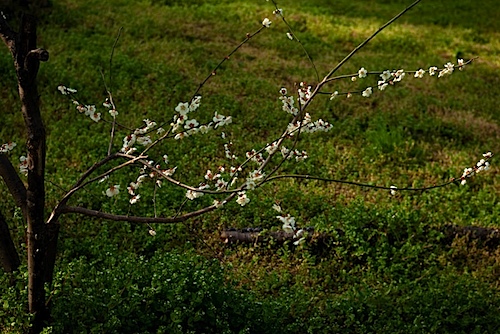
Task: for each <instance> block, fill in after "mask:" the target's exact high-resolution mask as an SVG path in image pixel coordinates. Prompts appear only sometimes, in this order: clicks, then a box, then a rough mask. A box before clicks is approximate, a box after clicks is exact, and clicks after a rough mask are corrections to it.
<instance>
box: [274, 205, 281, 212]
mask: <svg viewBox="0 0 500 334" xmlns="http://www.w3.org/2000/svg"><path fill="white" fill-rule="evenodd" d="M273 210H275V211H278V212H281V211H282V209H281V206H280V205H279V204H277V203H274V204H273Z"/></svg>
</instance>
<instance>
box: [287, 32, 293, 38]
mask: <svg viewBox="0 0 500 334" xmlns="http://www.w3.org/2000/svg"><path fill="white" fill-rule="evenodd" d="M286 37H288V39H289V40H293V35H292V34H291V33H289V32H287V33H286Z"/></svg>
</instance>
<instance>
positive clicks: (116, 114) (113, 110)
mask: <svg viewBox="0 0 500 334" xmlns="http://www.w3.org/2000/svg"><path fill="white" fill-rule="evenodd" d="M109 114H110V115H111V116H113V117H116V116H118V111H116V110H115V109H110V110H109Z"/></svg>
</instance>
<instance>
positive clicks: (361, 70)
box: [358, 67, 368, 78]
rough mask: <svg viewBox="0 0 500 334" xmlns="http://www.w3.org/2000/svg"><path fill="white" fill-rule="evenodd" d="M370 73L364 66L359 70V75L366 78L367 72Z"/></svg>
mask: <svg viewBox="0 0 500 334" xmlns="http://www.w3.org/2000/svg"><path fill="white" fill-rule="evenodd" d="M367 73H368V71H367V70H365V68H364V67H361V68H360V69H359V71H358V76H359V78H366V74H367Z"/></svg>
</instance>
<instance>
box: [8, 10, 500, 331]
mask: <svg viewBox="0 0 500 334" xmlns="http://www.w3.org/2000/svg"><path fill="white" fill-rule="evenodd" d="M407 4H408V3H407V1H402V0H391V1H389V0H387V1H386V0H380V1H375V2H370V4H369V5H368V4H366V3H365V2H362V1H358V2H353V1H348V0H339V1H336V2H335V5H334V6H332V4H331V1H324V0H309V1H296V2H292V1H283V2H279V5H280V6H282V7H283V9H284V13H285V15H286V17H287V19H288V21H289V23H290V24H291V26H292V27H293V28H294V30H295V32H296V33H297V36H298V37H299V38H300V39H301V40H302V41H303V42H304V45H305V47H306V49H307V50H308V51H309V52H310V54H311V55H312V58H313V59H314V61H315V64H316V66H317V68H318V70H319V72H320V75H321V74H325V73H327V72H328V71H329V70H330V69H331V68H332V66H333V65H334V64H336V63H337V62H338V61H339V60H340V59H342V58H343V57H344V56H345V54H346V53H347V52H349V51H350V50H352V48H353V47H355V46H356V45H357V44H358V43H359V42H361V41H362V40H363V39H364V38H365V37H366V36H368V35H369V34H370V33H371V32H373V31H374V30H376V29H377V28H378V27H379V26H380V25H381V24H383V23H384V22H385V21H386V20H388V19H389V18H390V17H392V16H393V15H394V14H395V13H397V12H399V11H400V10H401V9H402V8H403V7H404V6H405V5H407ZM496 7H497V3H496V2H495V1H491V0H490V1H484V2H482V3H481V6H478V5H477V2H474V1H469V0H466V1H461V2H460V3H457V2H454V1H451V0H446V1H440V2H432V3H431V2H425V1H424V2H422V3H421V4H420V5H419V6H417V7H416V8H415V9H414V10H412V11H411V12H410V13H408V15H406V16H405V17H403V18H402V20H401V21H398V23H396V24H395V25H393V26H392V27H390V28H389V29H387V30H386V31H384V32H383V33H382V34H380V35H379V36H378V37H377V39H375V40H373V41H372V42H371V43H370V44H368V46H367V47H366V48H365V49H364V50H362V51H361V52H359V53H357V54H356V56H355V57H353V59H352V60H351V62H350V63H348V64H346V66H345V68H344V69H343V70H342V73H340V72H339V74H346V73H354V72H356V71H357V70H358V69H359V68H360V67H361V66H364V67H365V68H367V69H368V70H370V71H372V70H373V71H375V70H384V69H399V68H404V69H405V70H417V69H418V68H420V67H422V68H424V69H426V68H428V66H431V65H437V66H442V64H444V63H446V62H447V61H455V58H456V57H457V56H460V57H463V58H466V59H467V58H471V57H476V56H479V57H480V58H479V59H478V61H476V62H475V63H473V64H472V65H471V66H470V67H467V68H466V69H465V70H464V71H461V72H460V71H458V70H457V71H456V73H454V74H453V75H452V76H450V77H445V78H440V79H437V78H435V77H432V78H431V77H428V76H427V77H425V78H424V79H414V78H411V76H410V75H407V77H406V78H405V79H404V80H403V82H401V84H398V85H396V86H395V87H388V88H387V89H386V90H385V91H384V92H379V91H378V90H374V94H373V96H372V97H370V98H369V99H365V98H361V97H359V96H353V97H352V98H351V99H345V98H338V99H335V100H333V101H330V100H329V98H328V95H325V96H323V95H321V96H318V97H317V98H316V99H315V100H314V101H313V104H312V105H311V108H310V109H309V111H310V112H311V114H312V116H313V118H315V119H316V118H320V117H321V118H323V119H326V120H328V121H330V122H331V123H332V125H333V130H332V131H330V132H329V133H327V134H326V135H325V134H313V135H310V136H306V135H304V136H301V138H300V140H299V141H298V143H297V145H298V146H297V148H298V149H301V150H302V149H305V150H307V151H308V153H309V155H310V158H309V159H308V160H306V162H305V163H303V164H298V165H295V164H291V163H285V164H284V165H283V170H284V171H285V172H287V173H309V174H312V175H318V176H323V177H331V178H337V179H343V180H351V181H358V182H366V183H370V184H379V185H385V186H390V185H393V184H394V185H397V186H399V187H403V186H416V187H417V186H426V185H431V184H435V183H441V182H446V181H447V180H449V178H450V177H456V176H459V175H460V174H461V172H462V170H463V168H464V167H466V166H469V165H471V164H473V163H475V162H476V161H477V159H478V158H479V157H480V154H481V153H483V152H485V151H489V150H491V151H493V152H494V153H495V152H500V146H499V143H500V140H499V139H500V128H499V121H500V113H499V112H498V107H497V104H498V102H497V97H498V96H499V95H500V85H499V78H500V73H499V71H498V69H499V68H500V62H499V59H498V53H499V51H500V44H499V42H498V41H499V40H500V38H498V31H499V30H500V26H499V21H498V20H497V18H496V17H495V16H494V15H492V13H494V12H495V9H496ZM449 8H453V9H454V10H449ZM272 9H273V8H272V7H271V6H270V3H269V2H265V1H261V2H248V1H176V0H171V1H169V0H152V1H141V2H134V3H131V2H127V1H123V0H110V1H107V2H103V1H97V0H92V1H74V0H64V1H54V3H53V7H52V8H48V9H44V12H43V15H42V22H41V24H40V27H39V34H40V42H39V45H40V46H41V47H44V48H47V49H48V50H49V51H50V55H51V58H50V61H49V62H48V63H46V64H45V63H44V64H42V66H41V69H40V75H39V88H40V95H41V101H42V111H43V116H44V120H45V124H46V126H47V132H48V136H49V141H48V157H47V180H49V183H48V184H47V196H48V198H47V207H48V210H49V209H51V208H52V207H53V206H54V205H55V203H57V200H58V199H60V197H61V194H63V193H64V192H63V191H62V190H61V188H62V189H67V188H68V187H69V186H70V185H71V184H73V183H74V182H75V181H76V180H77V179H78V177H79V175H80V173H81V172H82V171H84V170H85V169H86V168H88V167H89V166H91V165H92V163H93V162H94V161H96V160H98V159H100V158H102V157H103V156H104V155H105V154H106V150H107V142H108V139H109V131H110V130H109V126H108V125H107V124H102V123H99V124H96V123H94V122H92V121H90V120H89V119H88V118H85V117H83V116H82V115H80V114H79V113H78V112H77V111H76V110H74V106H73V105H72V104H71V103H70V102H68V101H67V100H65V99H64V98H62V97H61V96H60V94H59V93H58V92H57V90H56V87H57V85H58V84H65V85H68V86H70V87H73V88H76V89H78V90H79V95H78V96H79V98H80V99H81V100H82V102H84V103H89V104H94V103H95V104H96V105H98V107H100V102H102V100H103V99H104V98H105V96H106V94H105V90H104V88H103V86H104V85H103V82H102V78H101V74H100V73H99V71H100V70H103V72H104V76H105V77H106V78H109V75H110V73H109V68H108V66H109V55H110V52H111V48H112V46H113V43H114V41H115V38H116V34H117V32H118V30H119V29H120V27H123V28H124V30H123V32H122V34H121V37H120V40H119V42H118V44H117V47H116V49H115V52H114V58H113V66H112V73H111V74H112V80H111V87H112V89H113V94H114V99H115V102H116V103H117V106H118V110H119V112H120V115H119V121H120V122H121V123H123V124H125V125H128V126H130V127H132V128H134V127H136V126H139V125H140V124H141V122H142V119H144V118H150V119H154V120H155V121H157V122H159V123H161V122H167V123H169V122H170V120H171V117H172V115H173V110H174V108H175V106H176V105H177V103H178V102H180V101H187V100H188V99H189V98H190V97H191V94H192V92H193V91H194V89H196V88H197V87H198V84H199V83H200V82H201V81H202V80H203V79H204V78H205V76H206V75H207V74H208V73H210V71H211V70H212V68H213V67H214V66H215V65H216V64H217V63H218V61H220V60H221V59H222V58H223V57H224V56H225V55H226V54H227V53H228V52H229V51H230V50H232V48H233V47H234V46H235V45H237V44H238V43H239V42H241V41H242V40H243V39H244V37H245V33H247V32H252V31H255V30H256V29H258V28H259V27H260V22H261V20H262V18H264V17H266V16H268V17H269V18H270V19H271V20H273V24H272V26H271V28H270V29H266V30H265V31H263V32H262V33H261V34H259V35H258V36H257V38H255V39H254V40H252V41H251V43H249V44H248V45H246V46H245V47H243V48H242V49H241V50H240V51H239V52H238V53H236V54H235V55H233V56H232V57H231V59H230V61H229V62H227V63H226V64H225V65H224V66H223V67H222V68H221V69H220V70H219V71H218V73H217V75H216V76H215V77H213V78H212V79H211V81H210V82H209V84H208V85H206V86H205V87H204V88H203V90H202V91H201V94H202V95H203V100H202V107H201V108H200V110H199V114H197V115H200V116H199V117H200V118H203V117H209V116H210V115H213V112H214V111H215V110H217V111H218V112H220V113H222V114H225V115H231V116H233V119H234V123H233V124H232V125H231V126H230V127H228V128H227V129H224V131H225V133H226V136H227V137H226V138H227V139H224V140H223V139H222V138H221V137H220V133H214V134H209V135H207V136H204V137H201V136H198V137H193V138H187V140H185V141H182V142H175V143H174V144H171V145H167V146H164V147H161V151H162V152H163V151H164V153H165V152H166V153H168V154H169V156H170V160H171V162H172V166H174V165H175V166H179V170H178V172H177V174H176V176H177V177H179V178H180V179H181V180H183V181H190V182H191V183H193V184H195V183H197V182H201V181H203V174H204V172H205V171H206V170H207V169H212V170H215V169H216V168H217V167H218V166H220V165H225V166H226V167H227V164H228V162H227V161H226V159H225V158H224V154H223V151H222V147H223V144H224V143H225V142H227V141H228V140H231V141H232V142H233V150H234V151H235V153H236V154H237V155H239V156H241V157H243V156H244V153H245V152H246V151H247V150H250V149H252V148H256V147H258V146H259V145H264V144H266V143H267V142H269V141H270V139H274V138H277V137H279V136H280V135H281V131H282V129H283V128H284V127H286V125H287V122H288V119H287V118H286V116H285V115H284V113H283V112H282V111H281V106H280V102H279V101H278V100H277V97H278V95H279V94H278V90H279V88H280V87H282V86H285V87H286V88H287V89H288V90H289V92H291V91H292V90H293V87H294V86H295V85H296V83H298V82H300V81H303V80H304V81H307V82H311V83H314V82H315V80H316V79H315V75H314V72H313V70H312V68H311V65H310V64H309V63H308V61H307V60H306V59H305V58H304V55H303V51H302V50H301V48H300V47H299V45H298V44H294V43H293V42H291V41H289V40H288V39H287V37H286V35H285V33H286V29H285V27H284V25H283V24H281V23H279V20H277V19H276V18H274V16H272V14H271V12H272ZM2 50H3V51H2ZM2 50H0V84H1V85H2V87H4V89H3V90H2V91H1V92H0V109H1V110H2V119H1V120H2V126H1V127H0V137H1V139H2V141H1V142H0V144H1V143H3V142H5V141H7V140H14V141H16V142H18V146H17V147H16V149H15V151H14V152H12V154H11V156H10V157H11V160H12V161H13V164H14V165H15V164H16V161H17V160H16V159H17V157H18V156H20V155H22V154H25V153H24V150H25V149H24V147H23V145H22V141H23V140H24V137H23V136H24V135H23V133H22V127H23V119H22V117H21V116H20V114H19V112H18V109H19V102H18V101H17V99H18V96H17V90H16V86H15V85H16V81H15V76H14V73H13V67H12V65H11V63H12V59H11V57H10V55H9V54H8V53H7V52H6V50H5V48H4V49H2ZM377 80H378V77H377V76H369V77H368V78H366V79H362V80H361V79H360V80H357V82H355V83H353V82H351V81H335V82H334V83H333V84H332V85H329V86H328V87H325V89H326V88H328V89H331V90H332V91H333V90H339V91H350V90H356V89H363V88H364V87H365V86H367V85H371V86H375V85H376V82H377ZM108 84H109V83H108ZM99 111H102V109H100V110H99ZM197 112H198V111H197ZM126 132H127V131H125V130H120V131H119V134H118V135H117V137H116V138H117V139H116V142H115V145H114V148H115V149H118V148H119V147H120V145H121V136H122V135H123V134H124V133H126ZM289 144H290V142H287V145H289ZM492 165H493V166H492V170H491V171H490V172H489V173H488V174H485V175H483V176H481V175H479V176H477V178H475V179H473V180H471V182H468V184H467V185H466V186H464V187H457V186H452V187H448V188H443V189H439V190H434V191H428V192H424V193H404V192H398V193H397V195H396V196H390V195H389V193H388V192H384V191H376V190H370V189H364V188H354V187H350V186H339V185H335V184H327V183H322V182H319V181H298V180H292V181H279V182H276V183H272V184H268V185H266V186H264V187H262V188H261V189H258V190H257V191H256V192H255V193H249V196H250V198H251V202H250V203H249V204H247V206H245V207H244V208H241V207H240V206H239V205H237V204H235V203H231V204H229V205H227V206H225V207H223V208H221V209H220V210H217V211H216V212H214V213H211V214H209V215H206V216H204V217H202V218H200V219H196V220H193V221H190V222H188V223H186V224H173V225H168V226H153V227H154V229H155V230H156V232H157V235H156V237H154V238H153V237H151V236H150V235H149V234H148V233H147V228H146V227H144V226H137V225H132V224H122V223H112V222H102V221H96V220H93V219H84V218H81V217H78V216H73V215H70V216H65V217H63V219H62V221H61V222H62V229H61V241H60V257H59V258H58V264H57V270H56V273H55V281H54V286H53V287H51V288H50V289H49V291H47V293H48V296H50V302H51V305H52V308H53V312H52V315H53V318H52V321H51V323H50V327H48V329H47V331H48V332H50V331H52V333H66V332H75V333H76V332H94V333H101V332H108V333H150V332H158V333H185V332H194V333H219V332H220V333H279V332H290V333H332V332H342V333H386V332H394V333H422V332H424V333H425V332H442V333H495V332H498V331H499V326H500V323H499V320H498V316H497V315H498V309H499V307H500V293H499V291H498V279H500V277H499V274H498V273H499V272H500V270H499V267H498V266H499V265H498V263H500V261H499V260H498V259H499V258H500V255H499V254H498V251H497V250H492V251H491V252H490V251H489V250H483V249H480V248H477V247H473V246H471V245H470V244H468V243H467V242H466V241H464V240H458V241H455V242H454V243H452V244H450V242H448V243H447V242H445V241H444V239H443V233H442V227H443V226H445V225H446V224H450V223H451V224H457V225H480V226H488V227H498V219H497V217H498V216H499V215H500V205H499V202H498V196H499V191H498V189H499V183H498V182H499V180H498V178H497V177H495V176H497V175H498V167H495V165H496V161H493V164H492ZM136 177H137V173H136V171H134V170H133V169H132V168H131V169H127V170H125V171H124V172H123V173H122V174H116V175H113V176H112V177H111V178H110V180H109V184H120V185H122V192H121V193H120V195H119V196H117V197H116V198H112V199H109V198H107V197H106V196H104V195H102V191H103V189H105V186H107V184H106V183H104V184H96V185H92V186H89V187H86V188H85V190H84V191H82V192H81V193H80V194H79V196H78V197H77V198H75V199H74V202H73V203H72V204H75V205H81V206H85V207H88V208H91V209H94V210H102V211H106V212H113V213H118V212H119V213H129V214H134V215H147V216H152V211H153V209H152V206H153V205H152V204H151V203H152V198H153V192H154V186H153V182H151V183H149V184H145V186H144V188H141V196H142V199H141V203H142V204H144V205H143V206H142V207H141V206H130V205H129V203H128V198H127V196H126V191H125V185H126V184H128V182H130V181H131V180H132V179H134V178H136ZM157 190H158V193H157V196H158V197H157V201H156V203H157V207H156V209H157V214H158V215H159V216H171V215H173V214H175V212H176V210H177V209H178V208H179V206H180V205H181V203H182V202H183V201H184V199H185V196H184V191H183V190H178V189H174V188H169V187H168V186H166V185H165V186H163V187H162V188H161V189H157ZM0 195H1V196H2V198H4V199H7V198H9V195H8V194H7V190H6V189H5V187H4V186H0ZM213 199H214V197H212V196H209V195H206V196H204V197H202V198H201V199H200V201H199V202H188V203H187V204H186V205H185V206H183V209H184V210H186V211H187V210H192V209H196V208H199V207H200V206H201V204H203V205H205V204H207V203H211V202H212V200H213ZM275 201H279V202H280V203H281V205H282V207H283V208H284V209H285V210H286V212H289V213H291V214H292V215H294V216H296V217H297V220H298V225H299V226H314V227H315V229H316V231H317V232H318V233H326V234H330V235H333V236H334V237H335V238H334V239H332V240H330V241H329V243H327V244H325V245H316V244H314V243H311V244H306V245H301V246H299V247H293V246H292V245H290V244H289V243H286V244H285V245H278V244H276V243H270V244H267V245H251V246H246V245H243V246H235V247H233V248H228V247H225V246H224V245H221V244H220V240H219V231H220V230H221V229H223V228H225V227H238V228H242V227H248V226H261V227H263V228H266V229H269V230H273V229H274V230H277V229H279V228H280V224H279V221H278V220H277V219H276V218H275V216H276V214H277V213H276V212H275V211H274V210H272V209H271V207H272V204H273V203H275ZM200 203H201V204H200ZM12 205H13V203H12V201H11V200H4V201H2V203H1V204H0V208H1V209H2V212H4V213H5V216H7V217H8V218H9V219H10V223H11V225H10V226H11V230H12V234H13V235H14V237H15V240H16V245H17V246H18V248H19V249H21V250H22V249H23V248H24V245H23V243H24V242H25V240H24V238H23V235H22V234H23V231H24V226H23V223H22V222H21V221H20V219H19V213H16V212H15V211H13V210H12V209H11V208H12ZM195 250H196V253H195ZM215 257H216V258H217V259H218V260H207V258H215ZM25 269H26V268H25V266H23V267H22V268H20V273H17V274H16V279H17V280H16V285H15V286H13V287H10V286H9V284H8V283H9V281H10V278H9V277H8V275H6V274H4V273H1V274H0V296H1V304H0V306H1V307H0V330H1V331H2V332H6V333H9V332H12V333H23V332H26V330H27V326H28V324H29V316H27V315H26V313H25V310H26V294H27V291H26V280H27V277H26V276H25V274H23V273H24V272H25Z"/></svg>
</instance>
